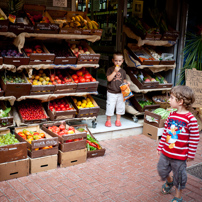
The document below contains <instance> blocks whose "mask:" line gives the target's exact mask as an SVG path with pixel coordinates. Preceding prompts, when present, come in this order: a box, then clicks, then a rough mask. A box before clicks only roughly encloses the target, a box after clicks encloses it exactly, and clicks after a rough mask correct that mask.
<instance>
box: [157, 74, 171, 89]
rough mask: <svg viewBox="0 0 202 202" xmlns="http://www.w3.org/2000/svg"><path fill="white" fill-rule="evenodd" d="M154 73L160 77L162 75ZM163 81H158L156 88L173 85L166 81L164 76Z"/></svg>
mask: <svg viewBox="0 0 202 202" xmlns="http://www.w3.org/2000/svg"><path fill="white" fill-rule="evenodd" d="M154 75H155V76H157V77H159V78H162V77H163V76H162V75H161V74H159V73H155V74H154ZM163 81H164V83H160V82H159V84H158V86H157V88H172V86H173V84H172V83H168V82H167V81H166V79H165V78H164V79H163Z"/></svg>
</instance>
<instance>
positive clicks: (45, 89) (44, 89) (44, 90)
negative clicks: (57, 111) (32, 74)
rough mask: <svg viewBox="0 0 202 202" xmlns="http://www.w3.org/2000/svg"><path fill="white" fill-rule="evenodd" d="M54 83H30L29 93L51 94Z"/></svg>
mask: <svg viewBox="0 0 202 202" xmlns="http://www.w3.org/2000/svg"><path fill="white" fill-rule="evenodd" d="M54 90H55V85H32V87H31V90H30V95H44V94H53V93H54Z"/></svg>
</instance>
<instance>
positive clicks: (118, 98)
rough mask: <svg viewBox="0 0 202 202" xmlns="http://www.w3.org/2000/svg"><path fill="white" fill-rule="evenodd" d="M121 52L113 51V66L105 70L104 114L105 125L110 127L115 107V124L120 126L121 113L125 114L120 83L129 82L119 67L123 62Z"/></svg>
mask: <svg viewBox="0 0 202 202" xmlns="http://www.w3.org/2000/svg"><path fill="white" fill-rule="evenodd" d="M123 61H124V59H123V54H122V53H119V52H117V53H114V54H113V59H112V62H113V63H114V66H113V67H110V68H109V69H108V70H107V74H106V76H107V81H108V84H107V105H106V116H107V121H106V123H105V126H107V127H111V117H112V116H113V115H114V110H115V108H116V122H115V125H116V126H121V121H120V119H121V115H123V114H125V103H124V100H123V95H122V93H121V89H120V85H121V84H122V83H128V85H130V82H127V81H126V72H125V70H124V69H122V68H121V65H122V64H123Z"/></svg>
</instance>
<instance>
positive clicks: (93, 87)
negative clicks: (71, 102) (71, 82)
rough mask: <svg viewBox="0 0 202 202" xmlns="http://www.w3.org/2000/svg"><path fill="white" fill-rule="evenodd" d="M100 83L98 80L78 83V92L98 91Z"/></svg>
mask: <svg viewBox="0 0 202 202" xmlns="http://www.w3.org/2000/svg"><path fill="white" fill-rule="evenodd" d="M98 85H99V82H98V81H93V82H85V83H78V84H77V89H76V92H96V91H97V88H98Z"/></svg>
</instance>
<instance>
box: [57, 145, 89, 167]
mask: <svg viewBox="0 0 202 202" xmlns="http://www.w3.org/2000/svg"><path fill="white" fill-rule="evenodd" d="M86 156H87V149H86V148H85V149H80V150H74V151H69V152H62V151H60V150H59V153H58V163H59V165H60V167H61V168H63V167H68V166H74V165H77V164H80V163H85V162H86Z"/></svg>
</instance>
